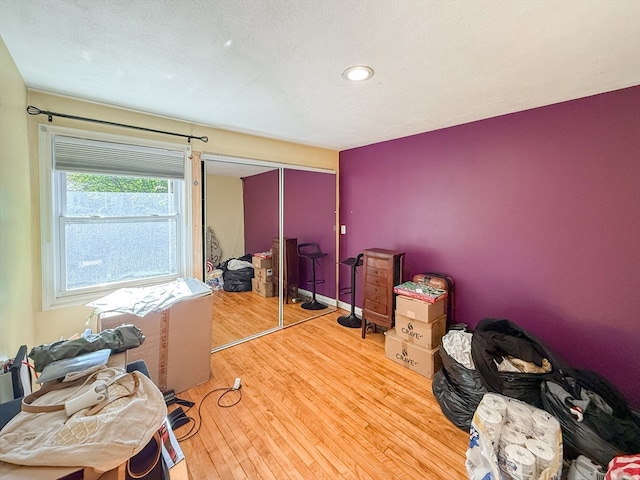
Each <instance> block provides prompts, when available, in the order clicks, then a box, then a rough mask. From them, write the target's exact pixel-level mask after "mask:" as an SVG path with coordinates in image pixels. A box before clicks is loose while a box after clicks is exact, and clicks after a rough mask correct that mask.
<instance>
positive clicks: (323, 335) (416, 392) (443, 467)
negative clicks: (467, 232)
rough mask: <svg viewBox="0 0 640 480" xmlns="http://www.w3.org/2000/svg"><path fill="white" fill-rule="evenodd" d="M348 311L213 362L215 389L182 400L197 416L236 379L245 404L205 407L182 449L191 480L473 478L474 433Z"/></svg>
mask: <svg viewBox="0 0 640 480" xmlns="http://www.w3.org/2000/svg"><path fill="white" fill-rule="evenodd" d="M343 314H345V312H344V311H342V310H338V311H335V312H333V313H330V314H326V315H324V316H321V317H318V318H315V319H312V320H309V321H306V322H303V323H300V324H297V325H294V326H291V327H289V328H285V329H284V330H281V331H278V332H275V333H271V334H269V335H265V336H263V337H260V338H257V339H254V340H251V341H249V342H245V343H242V344H239V345H236V346H233V347H230V348H227V349H224V350H221V351H218V352H216V353H214V354H212V356H211V372H212V375H211V379H210V380H209V382H207V383H204V384H202V385H199V386H197V387H194V388H192V389H190V390H188V391H186V392H182V393H180V394H179V395H178V396H179V397H180V398H187V399H190V400H192V401H194V402H196V407H193V408H192V409H191V410H190V411H189V412H188V415H189V416H196V410H197V406H198V405H200V403H201V400H202V398H203V397H204V396H205V395H207V393H208V392H211V391H212V390H213V389H216V388H221V387H230V386H231V385H233V382H234V379H235V378H236V377H241V378H242V388H241V394H242V398H241V400H240V401H239V403H238V404H237V405H235V406H232V407H229V408H222V407H220V406H218V405H217V404H216V402H217V399H218V397H219V394H220V393H221V392H214V393H212V394H210V395H208V397H207V398H206V399H205V400H204V402H203V403H202V407H201V412H202V425H201V427H200V430H199V432H198V433H197V434H196V435H195V436H193V437H192V438H190V439H188V440H184V441H182V442H181V444H180V445H181V447H182V449H183V451H184V453H185V456H186V458H187V461H188V467H189V471H190V474H191V478H192V479H193V480H205V479H224V480H226V479H230V480H231V479H250V480H253V479H275V480H286V479H300V480H313V479H330V480H335V479H371V480H377V479H383V478H384V479H446V480H455V479H464V478H467V476H466V472H465V469H464V458H465V452H466V446H467V443H468V434H467V433H464V432H462V431H461V430H459V429H458V428H456V427H455V426H454V425H453V424H451V423H450V422H449V421H448V420H447V419H446V418H445V417H444V415H443V414H442V413H441V411H440V407H439V405H438V403H437V402H436V400H435V398H434V397H433V394H432V393H431V380H429V379H427V378H425V377H422V376H420V375H419V374H417V373H414V372H412V371H411V370H409V369H407V368H405V367H403V366H401V365H398V364H396V363H395V362H393V361H391V360H389V359H387V358H386V357H385V354H384V335H383V334H381V333H376V334H373V333H372V334H368V335H367V337H366V339H362V338H361V337H360V329H357V328H356V329H350V328H345V327H342V326H340V325H339V324H338V323H337V322H336V319H337V317H338V316H340V315H343ZM238 396H239V393H236V392H231V393H229V394H228V395H226V396H225V397H224V398H222V400H221V402H225V403H228V402H229V401H231V400H235V399H236V398H237V397H238ZM189 428H190V427H189V426H183V427H181V428H178V429H177V430H176V435H177V436H178V437H180V436H183V435H185V434H186V432H187V431H188V430H189Z"/></svg>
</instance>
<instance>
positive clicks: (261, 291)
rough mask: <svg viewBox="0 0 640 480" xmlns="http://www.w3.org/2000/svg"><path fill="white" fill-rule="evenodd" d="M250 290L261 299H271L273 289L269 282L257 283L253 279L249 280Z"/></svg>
mask: <svg viewBox="0 0 640 480" xmlns="http://www.w3.org/2000/svg"><path fill="white" fill-rule="evenodd" d="M251 289H252V290H253V291H254V292H255V293H257V294H258V295H260V296H262V297H273V296H274V291H275V289H274V288H273V283H271V282H259V281H258V280H256V279H255V278H252V279H251Z"/></svg>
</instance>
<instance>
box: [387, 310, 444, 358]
mask: <svg viewBox="0 0 640 480" xmlns="http://www.w3.org/2000/svg"><path fill="white" fill-rule="evenodd" d="M395 318H396V334H397V335H398V336H399V337H401V338H403V339H405V340H409V341H410V342H412V343H415V344H416V345H420V346H421V347H424V348H427V349H429V350H431V349H433V348H436V347H437V346H438V345H440V344H441V343H442V336H443V335H444V334H445V333H446V331H447V316H446V315H441V316H439V317H438V318H436V319H435V320H433V321H432V322H423V321H422V320H413V319H411V318H409V317H405V316H404V315H401V314H399V313H397V312H396V315H395Z"/></svg>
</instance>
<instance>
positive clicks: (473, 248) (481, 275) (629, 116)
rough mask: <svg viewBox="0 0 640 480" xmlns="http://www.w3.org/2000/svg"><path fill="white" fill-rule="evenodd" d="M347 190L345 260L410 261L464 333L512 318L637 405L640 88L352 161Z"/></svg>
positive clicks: (408, 273)
mask: <svg viewBox="0 0 640 480" xmlns="http://www.w3.org/2000/svg"><path fill="white" fill-rule="evenodd" d="M340 192H341V193H340V218H341V220H340V223H341V224H346V226H347V235H341V236H340V251H341V256H343V257H347V256H354V255H356V254H357V253H359V252H360V251H362V250H363V249H365V248H368V247H382V248H391V249H398V250H401V251H405V252H406V263H405V280H406V279H410V278H411V277H412V276H413V275H414V274H416V273H419V272H423V271H428V270H435V271H441V272H445V273H447V274H449V275H451V276H452V277H453V279H454V280H455V282H456V289H457V299H456V309H457V314H456V321H457V322H462V323H467V324H469V325H470V326H471V327H474V326H475V325H476V324H477V323H478V322H479V321H480V320H481V319H482V318H487V317H492V318H508V319H510V320H512V321H514V322H515V323H517V324H519V325H521V326H522V327H524V328H526V329H527V330H529V331H530V332H531V333H533V334H534V335H536V336H537V337H539V338H540V339H541V340H543V341H544V342H545V343H546V344H547V345H548V346H549V347H551V348H552V349H553V350H554V351H555V352H556V353H557V354H559V355H560V356H561V357H563V358H564V359H565V360H566V361H568V362H569V363H570V364H571V365H572V366H574V367H578V368H589V369H592V370H596V371H597V372H599V373H601V374H602V375H604V376H605V377H606V378H608V379H609V380H610V381H612V382H613V383H614V384H615V385H616V386H617V387H618V388H619V389H620V390H621V391H622V392H623V393H624V395H625V396H626V398H627V400H628V401H629V402H630V403H631V404H632V405H633V406H634V407H635V408H639V407H640V354H639V353H638V352H639V350H640V348H639V346H640V320H639V319H640V87H632V88H627V89H623V90H619V91H615V92H611V93H606V94H601V95H596V96H592V97H587V98H583V99H579V100H574V101H569V102H564V103H560V104H556V105H552V106H548V107H542V108H537V109H533V110H528V111H524V112H519V113H514V114H510V115H505V116H502V117H496V118H492V119H488V120H482V121H478V122H474V123H470V124H466V125H461V126H456V127H451V128H447V129H443V130H439V131H435V132H429V133H424V134H420V135H415V136H411V137H407V138H402V139H397V140H392V141H388V142H384V143H379V144H375V145H369V146H366V147H361V148H356V149H352V150H347V151H344V152H341V153H340ZM348 283H349V277H348V274H347V272H343V273H342V274H341V276H340V286H341V287H345V286H347V285H348ZM359 287H360V288H359V290H360V291H359V292H358V297H357V298H358V301H357V302H356V303H357V304H358V305H361V304H362V288H361V286H360V285H359Z"/></svg>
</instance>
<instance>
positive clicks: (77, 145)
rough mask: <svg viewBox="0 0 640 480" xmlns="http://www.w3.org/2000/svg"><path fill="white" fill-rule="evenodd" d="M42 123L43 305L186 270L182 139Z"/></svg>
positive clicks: (188, 269)
mask: <svg viewBox="0 0 640 480" xmlns="http://www.w3.org/2000/svg"><path fill="white" fill-rule="evenodd" d="M40 130H41V133H40V142H41V185H42V188H41V223H42V237H43V238H42V246H43V248H42V253H43V277H42V280H43V308H44V309H47V308H51V307H56V306H69V305H78V304H83V303H87V302H88V301H91V300H94V299H96V298H99V297H100V296H103V295H105V294H106V293H108V292H111V291H113V290H116V289H118V288H122V287H131V286H142V285H148V284H152V283H162V282H168V281H171V280H173V279H175V278H177V277H182V276H189V274H190V273H191V265H190V262H189V259H190V258H191V236H190V231H191V230H190V228H188V225H189V223H190V222H189V220H190V214H189V213H190V202H189V199H188V198H187V195H186V192H187V191H188V189H186V188H185V178H186V177H190V171H189V168H188V166H189V165H190V163H189V162H186V161H185V160H186V158H187V157H188V156H189V155H190V149H189V147H184V146H181V145H174V144H160V143H157V142H154V143H150V142H144V141H142V140H137V139H131V138H122V137H113V136H107V135H97V134H95V133H89V132H79V131H77V130H70V129H63V128H60V127H51V126H45V125H41V127H40ZM185 166H186V168H185Z"/></svg>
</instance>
